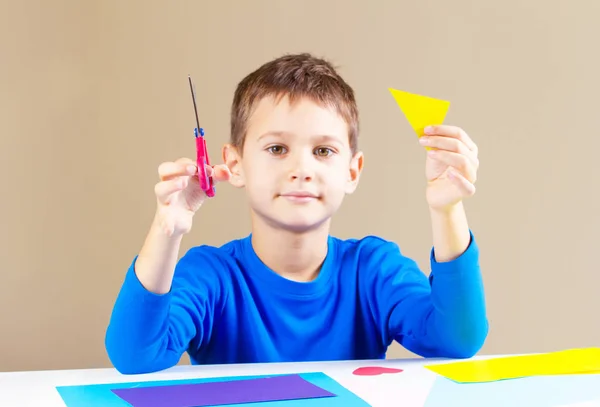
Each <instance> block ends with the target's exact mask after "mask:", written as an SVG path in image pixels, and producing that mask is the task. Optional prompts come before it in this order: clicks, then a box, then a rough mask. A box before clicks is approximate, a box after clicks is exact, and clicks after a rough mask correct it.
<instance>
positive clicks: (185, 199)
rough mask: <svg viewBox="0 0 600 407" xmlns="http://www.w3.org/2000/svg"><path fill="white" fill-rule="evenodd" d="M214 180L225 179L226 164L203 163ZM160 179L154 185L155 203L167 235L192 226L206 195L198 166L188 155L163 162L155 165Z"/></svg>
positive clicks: (228, 176) (227, 171)
mask: <svg viewBox="0 0 600 407" xmlns="http://www.w3.org/2000/svg"><path fill="white" fill-rule="evenodd" d="M206 172H207V174H208V176H212V177H213V181H214V183H215V184H216V183H217V182H222V181H228V180H229V178H230V176H231V172H230V171H229V168H228V167H227V166H226V165H215V166H214V167H211V166H206ZM158 175H159V178H160V181H159V182H158V183H157V184H156V186H155V187H154V193H155V194H156V199H157V203H158V207H157V213H156V217H157V219H156V220H157V221H158V222H159V225H160V227H161V229H162V230H163V232H164V233H165V234H167V236H179V235H182V234H185V233H188V232H189V231H190V230H191V228H192V218H193V216H194V214H195V213H196V211H197V210H198V209H200V207H201V206H202V203H204V200H205V199H206V198H207V196H206V194H205V193H204V191H203V190H202V189H200V184H199V181H198V168H197V167H196V163H195V162H194V161H193V160H191V159H189V158H180V159H179V160H177V161H175V162H165V163H162V164H161V165H160V166H159V167H158Z"/></svg>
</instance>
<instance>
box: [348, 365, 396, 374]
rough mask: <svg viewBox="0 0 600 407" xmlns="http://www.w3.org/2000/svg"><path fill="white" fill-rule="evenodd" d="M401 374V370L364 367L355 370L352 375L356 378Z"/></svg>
mask: <svg viewBox="0 0 600 407" xmlns="http://www.w3.org/2000/svg"><path fill="white" fill-rule="evenodd" d="M400 372H403V370H402V369H394V368H391V367H379V366H364V367H359V368H358V369H356V370H355V371H354V372H352V373H353V374H355V375H357V376H378V375H381V374H391V373H400Z"/></svg>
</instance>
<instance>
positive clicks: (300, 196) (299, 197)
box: [279, 191, 319, 203]
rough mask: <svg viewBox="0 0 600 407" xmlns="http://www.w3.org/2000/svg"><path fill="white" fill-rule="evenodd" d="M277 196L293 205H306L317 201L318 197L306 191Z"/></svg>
mask: <svg viewBox="0 0 600 407" xmlns="http://www.w3.org/2000/svg"><path fill="white" fill-rule="evenodd" d="M279 196H280V197H282V198H285V199H287V200H288V201H291V202H295V203H307V202H312V201H316V200H318V199H319V196H318V195H316V194H313V193H311V192H306V191H294V192H287V193H285V194H280V195H279Z"/></svg>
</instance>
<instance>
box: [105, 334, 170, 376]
mask: <svg viewBox="0 0 600 407" xmlns="http://www.w3.org/2000/svg"><path fill="white" fill-rule="evenodd" d="M105 349H106V353H107V356H108V359H109V360H110V363H111V364H112V366H113V367H114V368H115V369H116V370H117V372H119V373H121V374H123V375H137V374H147V373H155V372H159V371H161V370H164V369H167V368H169V367H172V366H174V365H176V364H177V361H176V360H175V362H173V360H174V358H173V357H172V355H171V354H169V353H168V352H165V353H164V354H162V357H161V356H160V352H158V354H157V352H153V351H148V352H146V353H141V352H140V351H139V349H136V348H135V346H134V344H130V343H127V341H124V340H123V338H118V337H116V336H113V335H111V334H110V332H107V335H106V338H105Z"/></svg>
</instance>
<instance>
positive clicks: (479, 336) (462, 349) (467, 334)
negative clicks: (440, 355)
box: [444, 321, 489, 359]
mask: <svg viewBox="0 0 600 407" xmlns="http://www.w3.org/2000/svg"><path fill="white" fill-rule="evenodd" d="M488 332H489V326H488V323H487V321H486V322H485V323H484V324H481V325H480V326H478V327H474V328H472V329H469V330H466V331H463V332H462V333H461V334H460V335H458V336H457V337H456V338H455V339H454V340H453V341H450V343H448V345H449V346H448V347H447V349H446V352H445V353H446V355H444V356H445V357H449V358H453V359H469V358H472V357H473V356H475V355H476V354H477V353H478V352H479V351H480V350H481V348H483V345H484V344H485V341H486V339H487V336H488Z"/></svg>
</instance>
